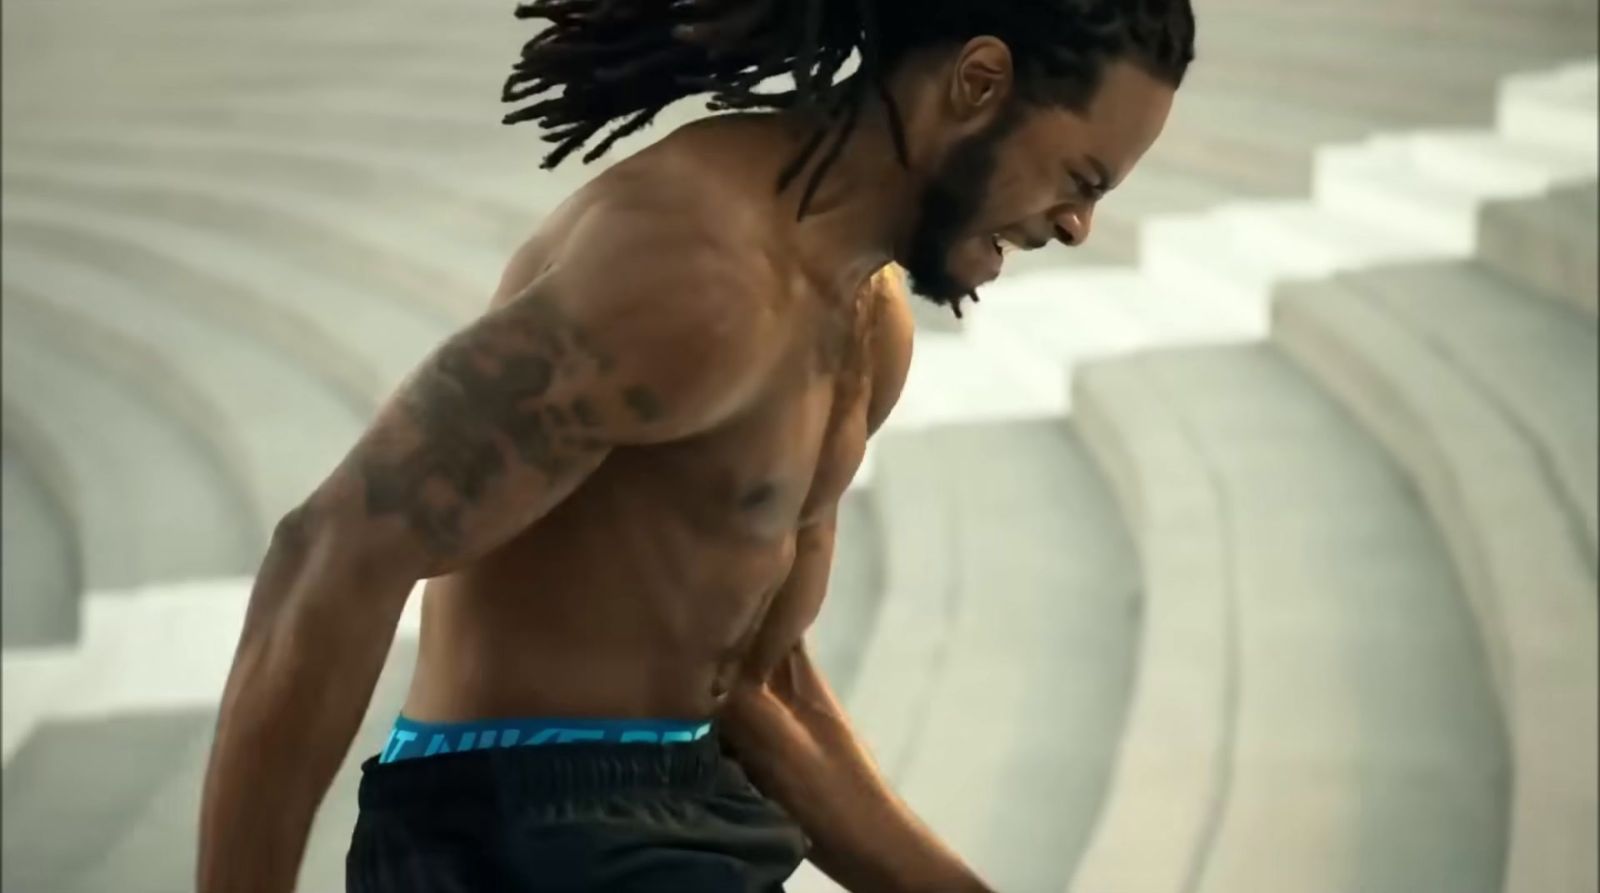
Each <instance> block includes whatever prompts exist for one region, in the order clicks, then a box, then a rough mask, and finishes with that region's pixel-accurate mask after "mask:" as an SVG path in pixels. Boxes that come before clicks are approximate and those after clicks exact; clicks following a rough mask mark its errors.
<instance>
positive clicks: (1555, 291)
mask: <svg viewBox="0 0 1600 893" xmlns="http://www.w3.org/2000/svg"><path fill="white" fill-rule="evenodd" d="M1597 220H1600V193H1597V190H1596V187H1595V185H1594V183H1592V182H1591V183H1589V184H1586V185H1573V186H1565V187H1561V188H1558V189H1555V190H1552V191H1551V192H1550V194H1549V195H1544V196H1539V197H1536V198H1524V199H1509V200H1505V201H1499V202H1493V203H1491V204H1489V205H1488V206H1487V207H1485V208H1484V209H1483V210H1482V211H1481V212H1480V219H1479V224H1478V228H1479V232H1480V237H1479V239H1478V256H1479V257H1480V258H1481V259H1482V262H1483V263H1484V265H1485V266H1488V267H1489V268H1490V269H1493V270H1495V271H1496V272H1498V273H1501V274H1502V275H1505V276H1506V277H1508V278H1510V279H1513V280H1515V281H1517V282H1520V283H1522V284H1524V285H1527V286H1529V287H1530V288H1531V289H1532V290H1533V291H1534V292H1535V293H1536V294H1540V295H1545V296H1548V297H1551V298H1554V299H1556V300H1559V301H1561V302H1562V303H1563V304H1565V305H1566V306H1568V307H1572V308H1575V309H1576V310H1578V311H1579V312H1581V313H1583V314H1585V315H1587V316H1588V317H1589V319H1590V320H1591V321H1592V320H1593V319H1594V318H1595V316H1596V315H1597V314H1600V285H1597V282H1596V275H1597V274H1596V269H1597V268H1600V253H1597V251H1600V249H1597V248H1596V240H1597V239H1600V226H1597V223H1596V221H1597Z"/></svg>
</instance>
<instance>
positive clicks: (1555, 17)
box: [1201, 0, 1596, 57]
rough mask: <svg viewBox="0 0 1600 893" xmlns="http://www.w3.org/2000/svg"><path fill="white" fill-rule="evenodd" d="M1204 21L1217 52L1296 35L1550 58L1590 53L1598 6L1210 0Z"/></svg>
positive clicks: (1567, 0) (1564, 1)
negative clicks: (1400, 39) (1392, 39)
mask: <svg viewBox="0 0 1600 893" xmlns="http://www.w3.org/2000/svg"><path fill="white" fill-rule="evenodd" d="M1201 14H1202V15H1203V16H1204V19H1203V22H1204V28H1203V31H1202V33H1203V34H1205V35H1207V38H1206V46H1207V47H1208V49H1214V50H1217V51H1221V50H1222V49H1223V48H1224V47H1227V48H1230V49H1231V48H1232V46H1233V45H1234V44H1238V43H1249V42H1252V41H1255V42H1260V41H1263V40H1271V39H1272V38H1274V37H1281V35H1283V34H1286V33H1293V32H1297V31H1298V32H1304V33H1311V34H1321V33H1336V34H1338V35H1339V36H1340V37H1341V38H1344V39H1347V40H1350V41H1352V42H1360V41H1362V40H1363V39H1364V38H1372V37H1377V38H1382V37H1383V36H1385V35H1390V36H1393V35H1405V36H1408V37H1411V38H1414V39H1416V40H1418V41H1427V42H1429V43H1434V44H1440V45H1445V46H1460V47H1462V48H1463V49H1483V48H1487V49H1490V50H1498V51H1499V52H1501V53H1504V52H1506V51H1507V50H1512V49H1516V50H1523V51H1529V52H1539V53H1544V54H1548V55H1549V56H1551V57H1554V56H1557V55H1560V54H1563V53H1572V52H1580V53H1590V54H1592V53H1593V51H1594V48H1595V42H1596V40H1595V34H1594V30H1593V28H1592V27H1590V28H1583V27H1580V26H1581V25H1583V24H1592V23H1593V22H1594V20H1595V9H1594V7H1593V5H1592V4H1586V3H1583V2H1574V0H1554V2H1551V3H1546V4H1542V5H1541V4H1533V3H1528V2H1519V3H1503V2H1498V0H1439V2H1414V0H1408V2H1404V3H1388V2H1362V0H1301V2H1292V3H1291V2H1283V0H1206V5H1205V7H1204V8H1203V11H1202V13H1201Z"/></svg>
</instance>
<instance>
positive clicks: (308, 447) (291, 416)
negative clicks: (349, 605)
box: [4, 227, 367, 532]
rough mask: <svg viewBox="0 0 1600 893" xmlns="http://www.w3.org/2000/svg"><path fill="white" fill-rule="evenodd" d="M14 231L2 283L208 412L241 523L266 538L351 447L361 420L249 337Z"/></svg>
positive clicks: (89, 260) (89, 259) (79, 255)
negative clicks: (123, 345)
mask: <svg viewBox="0 0 1600 893" xmlns="http://www.w3.org/2000/svg"><path fill="white" fill-rule="evenodd" d="M19 230H20V228H18V227H11V228H9V232H10V233H11V235H12V238H11V240H10V241H9V243H8V244H7V246H6V250H5V253H4V257H5V265H6V278H7V281H8V282H10V283H12V284H14V285H16V286H20V287H22V288H24V289H26V291H27V293H28V294H30V295H34V296H37V299H38V300H39V301H40V302H42V303H44V304H47V305H48V306H49V307H51V308H52V309H53V310H54V312H56V313H58V314H59V315H60V316H61V318H62V320H63V321H64V323H65V324H66V325H68V326H72V327H75V328H77V327H83V326H85V325H99V326H102V327H105V328H107V329H111V330H114V331H115V332H116V333H117V336H118V337H120V338H123V339H125V340H127V341H128V342H130V343H134V344H138V345H140V346H141V349H143V350H145V351H147V352H150V353H156V354H160V355H162V356H163V359H164V360H165V363H166V367H167V369H168V370H169V371H170V372H171V373H172V374H173V375H175V376H178V377H179V380H177V381H170V382H169V381H153V382H149V385H150V386H152V387H155V388H180V389H184V390H187V391H190V392H192V393H194V394H195V396H196V398H197V399H199V400H202V401H204V402H205V405H206V406H207V420H206V422H207V428H206V430H205V436H206V437H207V438H208V439H209V440H210V441H211V443H212V449H213V450H214V451H216V452H217V453H219V454H223V455H226V456H227V457H228V459H229V465H230V467H232V468H234V469H235V470H236V473H237V474H238V476H239V480H238V484H239V486H241V487H243V488H245V489H246V490H247V491H248V492H249V493H250V496H251V500H250V504H251V509H250V515H249V519H250V521H251V522H252V523H253V524H254V526H255V529H256V530H259V531H263V532H265V531H270V530H271V529H272V527H273V526H274V525H275V524H276V523H277V521H278V519H279V518H280V517H282V516H283V514H284V513H285V512H287V511H288V510H289V509H291V508H293V507H294V506H295V504H296V503H297V502H298V501H299V500H300V499H302V498H304V497H305V495H306V494H308V493H310V492H311V490H312V489H313V488H314V487H315V486H316V485H317V484H318V483H319V482H320V481H321V480H322V478H323V477H325V476H326V475H327V473H328V472H329V471H330V470H332V468H333V467H334V465H336V464H338V462H339V460H340V459H341V458H342V457H343V456H344V454H345V453H346V452H348V451H349V449H350V447H351V446H352V445H353V444H354V443H355V440H356V437H357V436H358V435H359V434H360V432H361V429H362V428H363V427H365V425H366V422H367V415H366V414H365V413H357V412H354V411H352V408H351V407H350V406H349V405H348V404H347V403H346V402H345V401H344V400H342V399H341V397H340V395H339V394H338V393H335V392H332V391H331V390H330V389H329V388H328V387H327V386H326V385H325V384H324V383H323V382H322V381H319V380H318V379H317V378H316V377H315V376H313V375H308V374H307V373H306V371H305V370H304V369H302V368H299V367H298V366H296V365H295V364H294V363H293V362H292V361H289V360H288V359H287V358H285V357H283V356H281V355H278V354H275V353H274V352H273V351H272V350H270V348H268V347H267V346H265V345H263V344H261V343H260V342H259V341H257V340H255V339H254V338H253V337H252V334H251V333H250V332H249V330H248V329H245V328H243V327H238V326H231V327H230V326H218V325H215V324H212V323H211V321H209V320H206V319H204V318H202V319H195V318H194V317H192V316H189V315H187V314H185V313H184V312H183V310H182V309H181V308H180V307H175V306H174V305H173V304H171V303H169V302H166V301H163V300H162V299H161V298H160V297H157V296H152V295H151V294H150V292H149V291H148V290H147V289H146V288H145V287H144V286H143V283H140V282H138V281H136V280H128V279H124V278H121V277H120V276H119V275H118V274H117V272H116V271H115V270H114V269H113V270H106V269H103V268H99V267H97V266H96V265H95V262H94V261H95V258H94V257H93V256H92V255H87V254H85V253H84V252H83V251H82V246H79V248H78V250H77V251H75V252H74V251H71V250H68V251H65V252H61V253H56V252H55V251H54V250H53V249H52V248H51V247H50V246H42V245H39V244H37V243H34V242H31V241H30V240H28V238H27V237H26V233H24V232H21V231H19Z"/></svg>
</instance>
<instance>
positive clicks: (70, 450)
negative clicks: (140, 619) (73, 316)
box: [4, 265, 265, 589]
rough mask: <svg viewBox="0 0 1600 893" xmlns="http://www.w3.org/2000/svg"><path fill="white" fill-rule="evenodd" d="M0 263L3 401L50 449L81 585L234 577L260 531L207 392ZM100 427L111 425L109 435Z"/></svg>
mask: <svg viewBox="0 0 1600 893" xmlns="http://www.w3.org/2000/svg"><path fill="white" fill-rule="evenodd" d="M11 275H12V273H11V271H10V269H9V265H8V269H7V271H6V277H7V280H8V281H7V285H6V295H5V319H6V324H5V335H4V338H5V353H4V357H5V372H6V374H5V392H6V393H5V400H6V403H7V405H8V406H10V407H12V408H13V409H14V410H15V411H17V412H20V413H23V414H25V417H26V418H27V419H29V420H30V426H31V427H32V428H34V429H35V430H37V431H39V432H40V434H41V436H42V437H43V438H44V439H45V441H46V442H47V443H48V444H49V445H50V448H51V450H52V452H53V453H54V454H55V455H57V456H59V457H60V459H61V462H62V465H63V466H64V469H65V471H66V473H67V475H68V481H69V484H70V492H71V493H72V495H73V497H74V499H75V503H74V505H72V506H71V509H72V516H73V518H74V520H75V521H76V523H77V525H78V532H79V536H80V541H81V544H82V552H81V554H82V556H83V558H84V561H85V565H84V568H83V572H82V582H83V585H84V586H85V587H86V588H87V589H120V588H125V587H130V586H136V585H140V584H143V583H148V582H153V581H157V580H181V579H190V578H194V577H214V576H224V575H229V574H237V573H241V572H243V571H244V569H245V568H246V567H247V566H249V565H251V564H252V563H253V562H254V560H255V558H256V557H257V550H258V549H259V547H260V544H261V543H262V542H264V537H265V534H264V532H263V531H261V530H260V529H258V528H257V527H255V526H254V525H253V524H252V519H253V517H254V515H253V513H252V511H251V510H250V508H249V506H250V497H249V495H248V493H247V492H246V491H245V490H243V489H242V488H241V486H240V481H239V479H238V478H237V477H236V475H235V473H234V469H233V468H231V467H230V465H229V461H230V457H229V456H226V455H221V454H218V453H216V452H214V451H213V449H212V445H213V444H214V443H215V441H214V440H212V439H211V438H210V432H209V430H208V429H207V427H206V425H207V421H206V419H207V416H208V413H207V410H208V407H207V406H206V405H205V403H204V401H203V400H202V399H201V398H199V397H198V396H196V395H195V394H193V393H192V392H188V391H185V390H183V389H182V388H181V387H179V386H176V385H175V383H181V381H182V379H181V378H179V377H178V376H176V375H174V374H172V372H171V369H170V367H167V366H166V365H165V363H164V361H163V359H162V358H161V357H159V356H158V355H153V354H150V353H147V352H145V351H144V350H143V348H142V346H141V345H138V344H135V343H130V342H128V341H126V340H123V339H121V338H119V337H118V336H117V335H116V333H115V332H113V331H111V330H108V329H105V328H83V327H78V326H75V325H72V326H69V325H67V324H65V323H64V321H63V320H61V319H60V317H59V315H58V314H55V313H53V312H52V311H51V310H50V309H49V307H48V305H45V304H43V303H41V302H39V301H36V300H28V299H27V297H26V295H25V294H24V293H22V292H20V291H17V290H14V289H13V288H12V286H11V283H10V281H9V279H10V276H11ZM107 432H115V436H114V437H108V436H107Z"/></svg>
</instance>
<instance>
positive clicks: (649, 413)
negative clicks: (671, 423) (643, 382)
mask: <svg viewBox="0 0 1600 893" xmlns="http://www.w3.org/2000/svg"><path fill="white" fill-rule="evenodd" d="M622 399H623V401H624V402H626V403H627V404H628V408H629V409H631V410H633V414H634V416H635V417H636V418H638V419H639V421H641V422H645V423H646V424H648V423H650V422H658V421H660V420H661V416H662V414H663V413H662V410H661V401H660V400H659V399H657V398H656V395H655V394H652V393H650V392H649V391H648V390H646V389H645V388H642V387H638V386H637V385H636V386H634V387H631V388H628V389H627V390H625V391H623V392H622Z"/></svg>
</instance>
